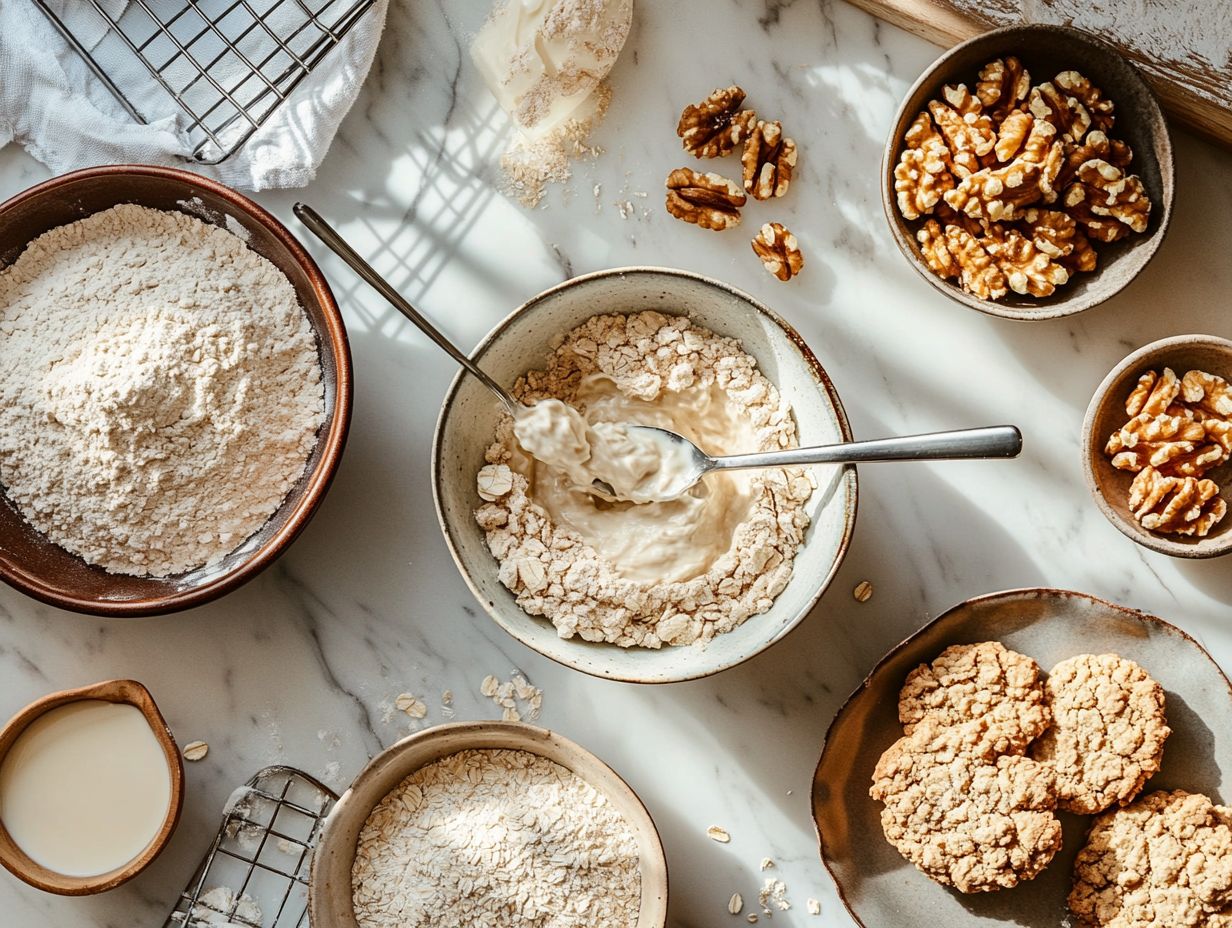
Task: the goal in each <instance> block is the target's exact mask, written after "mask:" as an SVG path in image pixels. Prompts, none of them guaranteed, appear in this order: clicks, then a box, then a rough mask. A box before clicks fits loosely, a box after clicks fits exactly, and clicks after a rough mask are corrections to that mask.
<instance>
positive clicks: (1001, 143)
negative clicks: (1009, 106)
mask: <svg viewBox="0 0 1232 928" xmlns="http://www.w3.org/2000/svg"><path fill="white" fill-rule="evenodd" d="M1034 124H1035V117H1034V116H1032V115H1031V114H1030V113H1024V112H1023V111H1022V110H1014V112H1012V113H1010V114H1009V115H1008V116H1006V117H1005V120H1004V121H1003V122H1002V123H1001V127H1000V128H999V129H998V130H997V142H996V144H995V145H994V146H993V152H994V153H995V154H996V156H997V160H998V161H1011V160H1013V158H1014V156H1015V155H1017V154H1018V153H1019V152H1020V151H1022V146H1023V143H1024V142H1026V140H1027V134H1028V133H1029V132H1030V131H1031V126H1032V125H1034Z"/></svg>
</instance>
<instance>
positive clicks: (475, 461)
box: [432, 268, 856, 683]
mask: <svg viewBox="0 0 1232 928" xmlns="http://www.w3.org/2000/svg"><path fill="white" fill-rule="evenodd" d="M649 309H653V310H656V311H658V312H662V313H665V314H685V315H688V316H689V318H690V319H692V320H693V322H695V323H696V324H697V325H699V326H702V327H703V328H707V329H710V330H711V331H713V332H716V333H718V334H719V335H725V336H729V337H732V338H736V339H738V340H739V341H740V342H741V344H742V346H743V348H744V350H745V351H746V352H748V353H749V354H750V355H752V356H753V357H754V358H755V359H756V360H757V362H758V365H759V367H760V369H761V371H762V373H763V374H765V375H766V377H767V378H769V380H770V381H771V382H772V383H774V384H775V385H776V386H777V387H778V388H779V391H780V393H781V394H782V396H783V398H784V400H786V402H787V403H788V404H789V405H790V406H791V408H792V410H793V412H794V414H795V417H796V425H797V431H798V434H799V440H800V444H802V445H821V444H828V443H832V442H838V441H850V440H851V429H850V427H849V426H848V424H847V417H846V414H845V413H844V412H843V407H842V403H841V402H840V401H839V398H838V393H837V392H836V391H835V389H834V386H833V384H831V382H830V378H829V377H828V376H827V375H826V372H825V370H824V369H823V368H822V366H821V364H820V363H819V362H818V360H817V358H816V357H815V356H814V355H813V353H812V351H810V350H809V348H808V346H807V345H805V344H804V341H803V340H802V339H801V338H800V336H799V334H797V333H796V331H795V330H794V329H792V327H791V326H790V325H788V324H787V323H786V322H785V321H783V320H782V319H781V318H779V317H778V316H777V315H775V314H774V313H773V312H771V311H770V310H769V309H767V308H766V307H765V306H763V305H761V304H760V303H758V302H757V301H756V300H754V299H753V298H752V297H750V296H748V295H747V294H745V293H742V292H740V291H739V290H736V289H734V288H732V287H729V286H727V285H726V284H722V283H720V282H718V281H716V280H711V279H709V278H706V277H702V276H699V275H697V274H691V273H687V272H685V271H677V270H670V269H666V268H618V269H615V270H610V271H601V272H598V273H595V274H588V275H585V276H582V277H577V278H574V279H573V280H570V281H567V282H566V283H563V284H560V285H558V286H556V287H553V288H551V289H550V290H546V291H544V292H543V293H541V294H539V295H538V296H536V297H534V298H533V299H531V300H529V301H528V302H527V303H525V304H523V305H522V306H521V307H519V308H518V309H517V310H515V311H514V312H513V313H512V314H511V315H510V316H509V317H508V318H506V319H505V320H504V321H503V322H501V323H500V324H499V325H497V326H496V328H495V329H493V330H492V332H491V333H489V334H488V336H487V337H486V338H485V339H484V340H483V341H482V342H481V343H480V345H479V347H478V348H476V349H475V351H474V352H473V354H472V357H473V358H474V359H475V360H476V361H477V362H478V363H479V365H480V366H481V367H483V368H484V369H485V370H486V371H487V373H488V374H489V375H490V376H492V377H493V378H495V380H496V381H497V382H499V383H501V384H504V385H506V386H509V385H512V384H513V382H514V381H515V380H516V379H517V377H518V376H519V375H521V374H523V373H525V372H526V371H527V370H530V369H532V368H536V367H541V366H543V365H544V364H545V363H546V362H547V359H548V356H549V354H550V352H551V349H550V347H549V342H550V341H551V339H552V338H553V336H556V335H561V334H563V333H565V332H568V331H569V330H571V329H573V328H574V327H576V326H578V325H580V324H581V323H583V322H585V321H586V320H587V319H589V318H590V317H591V316H594V315H596V314H599V313H633V312H640V311H644V310H649ZM500 414H501V408H500V407H499V405H498V404H497V402H496V401H495V399H494V398H493V397H492V395H491V393H489V392H488V390H487V389H486V388H485V387H483V386H482V385H481V384H480V383H479V382H478V381H477V380H475V379H474V378H473V377H470V376H469V375H461V374H460V375H459V376H458V377H457V378H455V380H454V381H453V384H452V385H451V386H450V388H449V392H448V393H447V394H446V396H445V402H444V405H443V406H442V408H441V414H440V418H439V419H438V421H437V426H436V436H435V441H434V443H433V462H434V463H433V477H432V479H433V490H434V495H435V498H436V509H437V516H438V518H439V519H440V523H441V529H442V531H443V532H444V533H445V541H446V543H447V544H448V545H449V550H450V552H451V553H452V554H453V558H454V561H455V562H456V563H457V565H458V569H459V570H460V571H461V572H462V576H463V578H464V579H465V580H466V583H467V585H468V586H469V587H470V588H471V591H472V592H473V593H474V594H475V597H476V598H477V599H478V600H479V602H480V604H481V605H482V606H483V608H484V609H486V610H487V612H488V614H489V615H491V616H492V618H493V619H494V620H495V621H496V623H497V624H498V625H500V626H501V627H502V628H503V629H505V631H507V632H509V634H511V635H513V636H514V637H515V638H517V639H518V640H519V641H521V642H522V643H523V644H525V645H527V646H528V647H531V648H533V649H534V650H536V651H538V652H539V653H540V654H543V655H546V656H547V657H550V658H552V659H553V660H555V661H558V662H559V663H561V664H564V665H566V666H568V667H572V668H574V669H576V670H581V671H584V672H585V673H589V674H593V675H595V676H599V677H607V678H611V679H616V680H624V681H628V682H634V683H668V682H673V681H677V680H689V679H694V678H696V677H704V676H708V675H710V674H713V673H718V672H719V671H720V670H724V669H726V668H728V667H732V666H735V665H736V664H739V663H741V662H742V661H745V660H748V659H749V658H751V657H753V656H754V655H756V654H758V653H760V652H761V651H764V650H765V649H766V648H768V647H770V645H772V644H774V643H775V642H776V641H778V640H780V639H781V638H782V637H783V636H784V635H786V634H787V633H788V632H789V631H791V630H792V629H793V628H794V627H795V626H796V625H797V624H799V622H800V621H801V620H802V619H803V618H804V617H805V616H806V615H807V614H808V613H809V611H810V610H811V609H812V608H813V606H814V605H815V604H816V603H817V600H818V599H819V598H820V597H821V594H822V593H823V592H824V591H825V589H826V587H827V586H828V585H829V583H830V581H831V579H832V578H833V577H834V574H835V572H836V571H837V570H838V566H839V564H840V563H841V561H842V559H843V556H844V555H845V554H846V552H847V547H848V544H849V543H850V540H851V533H852V529H853V527H854V524H855V516H856V472H855V468H854V467H850V466H848V467H838V466H828V467H816V468H813V474H814V476H815V477H816V479H817V484H818V489H817V490H816V491H815V492H814V494H813V496H812V498H811V500H810V501H809V505H808V512H809V515H810V517H811V520H812V522H811V525H810V527H809V530H808V533H807V535H806V537H805V542H804V545H803V547H802V548H801V549H800V552H799V553H798V555H797V557H796V562H795V572H794V573H793V575H792V578H791V581H790V582H789V583H788V585H787V587H786V589H784V590H783V592H782V593H780V594H779V596H778V598H777V599H776V600H775V601H774V605H773V606H772V607H771V608H770V610H769V611H768V612H766V613H764V614H762V615H757V616H753V617H751V618H750V619H748V620H747V621H746V622H745V623H744V624H743V625H740V626H739V627H737V628H735V629H733V630H732V631H729V632H726V633H724V634H721V635H717V636H716V637H715V638H714V639H713V640H711V641H710V642H708V643H707V644H705V645H704V646H697V645H690V646H686V647H664V648H662V649H659V650H652V649H646V648H628V649H625V648H621V647H619V646H617V645H614V644H606V643H597V642H588V641H583V640H582V639H581V638H576V637H575V638H568V639H565V638H561V637H559V636H558V635H557V633H556V629H555V627H554V626H553V625H552V623H551V622H550V621H548V620H547V619H544V618H542V617H539V616H531V615H528V614H527V613H526V612H524V611H523V610H522V608H521V607H520V606H519V605H518V603H517V601H516V599H515V598H514V595H513V594H512V593H511V592H510V591H509V590H508V589H507V588H506V587H505V586H504V585H503V584H502V583H501V582H500V580H499V578H498V565H497V562H496V560H495V559H494V558H493V557H492V554H491V553H490V552H489V551H488V547H487V543H486V541H485V539H484V533H483V531H482V530H481V529H480V528H479V526H478V525H477V524H476V522H475V516H474V513H475V510H476V509H477V508H478V507H479V506H480V505H482V500H481V499H480V498H479V494H478V492H477V491H476V488H475V475H476V472H477V471H478V470H479V468H480V467H482V466H483V455H484V451H485V449H486V448H487V446H488V445H489V444H490V443H491V441H492V436H493V434H494V432H495V429H496V425H497V422H498V420H499V418H500Z"/></svg>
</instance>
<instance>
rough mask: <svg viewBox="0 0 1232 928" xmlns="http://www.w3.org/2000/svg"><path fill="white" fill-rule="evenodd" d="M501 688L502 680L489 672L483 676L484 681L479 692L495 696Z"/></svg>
mask: <svg viewBox="0 0 1232 928" xmlns="http://www.w3.org/2000/svg"><path fill="white" fill-rule="evenodd" d="M499 688H500V680H498V679H496V677H494V676H492V674H488V675H487V676H486V677H484V678H483V683H481V684H480V685H479V692H480V693H482V694H483V695H484V696H495V695H496V691H497V689H499Z"/></svg>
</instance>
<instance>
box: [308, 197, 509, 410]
mask: <svg viewBox="0 0 1232 928" xmlns="http://www.w3.org/2000/svg"><path fill="white" fill-rule="evenodd" d="M292 209H293V211H294V213H295V215H296V216H298V217H299V221H300V222H302V223H303V224H304V225H306V226H307V227H308V229H309V230H310V231H311V232H312V234H313V235H315V236H316V237H317V238H319V239H320V240H321V241H322V242H324V243H325V244H326V245H327V246H329V248H330V250H331V251H333V252H334V254H336V255H337V256H338V257H339V258H341V259H342V260H343V261H345V262H346V263H347V264H349V265H350V266H351V269H352V270H353V271H354V272H355V273H356V274H358V275H359V276H360V277H362V278H363V279H364V280H365V281H366V282H367V283H368V285H369V286H371V287H372V289H373V290H375V291H376V292H377V293H379V294H380V295H381V296H383V297H385V299H386V300H388V301H389V304H390V305H391V306H393V308H394V309H396V310H398V312H400V313H402V315H404V316H406V318H408V319H410V320H411V322H413V323H415V325H416V326H418V327H419V330H420V331H421V332H423V333H424V335H426V336H428V338H430V339H432V341H434V342H436V344H437V346H438V347H440V348H443V349H444V350H445V353H446V354H448V355H449V356H450V357H451V358H453V359H454V360H455V361H457V362H458V363H459V364H461V365H462V367H464V368H466V370H467V371H468V372H469V373H470V374H472V375H473V376H474V377H475V378H476V379H478V380H479V382H480V383H482V384H483V385H484V386H485V387H487V388H488V389H489V390H491V391H492V392H493V393H495V394H496V395H497V396H498V397H499V398H500V401H501V402H502V403H504V404H505V407H506V408H507V409H508V410H509V411H510V412H513V411H514V410H515V409H517V406H518V404H517V401H516V400H514V398H513V397H512V396H510V395H509V393H508V391H506V390H505V388H504V387H502V386H501V385H500V384H498V383H497V382H496V381H495V380H493V379H492V378H491V377H489V376H488V375H487V374H486V373H485V372H484V370H483V368H481V367H480V366H479V365H478V364H476V363H475V362H474V361H472V360H471V359H470V358H468V357H467V356H466V355H465V354H463V352H462V350H461V349H460V348H458V347H457V346H456V345H455V344H454V343H453V342H451V341H450V340H449V339H448V338H447V337H446V336H445V334H444V333H442V332H441V331H440V330H439V329H437V327H436V326H434V325H433V324H432V323H431V322H429V321H428V320H427V319H426V318H424V317H423V316H422V315H420V313H419V310H417V309H416V308H415V307H414V306H412V305H411V304H410V303H408V302H407V301H406V300H405V299H404V298H403V296H402V294H400V293H399V292H398V291H397V290H395V289H394V288H393V286H392V285H391V284H390V283H389V281H387V280H386V279H385V278H384V277H382V276H381V275H380V274H378V273H377V272H376V270H375V269H374V268H373V267H372V265H370V264H369V263H368V262H367V261H365V260H364V259H363V258H361V257H360V255H359V253H358V252H357V251H355V249H354V248H352V247H351V246H350V245H348V244H347V242H346V240H345V239H344V238H343V237H342V236H341V235H339V234H338V232H337V231H336V230H335V229H334V227H333V226H331V225H330V224H329V223H328V222H326V221H325V220H324V219H323V218H322V217H321V214H320V213H318V212H317V211H316V210H315V209H313V208H312V207H311V206H308V205H307V204H306V203H296V204H295V206H294V207H293V208H292Z"/></svg>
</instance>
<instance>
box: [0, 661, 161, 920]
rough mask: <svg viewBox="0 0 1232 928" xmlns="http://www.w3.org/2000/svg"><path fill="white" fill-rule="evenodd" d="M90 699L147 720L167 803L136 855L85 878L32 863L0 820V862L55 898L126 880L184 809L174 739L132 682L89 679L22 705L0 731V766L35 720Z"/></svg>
mask: <svg viewBox="0 0 1232 928" xmlns="http://www.w3.org/2000/svg"><path fill="white" fill-rule="evenodd" d="M91 699H97V700H102V701H103V702H122V703H128V704H129V705H130V706H136V707H137V708H138V709H140V710H141V713H142V715H144V716H145V717H146V721H148V722H149V723H150V729H151V730H152V731H153V732H154V737H155V738H157V739H158V743H159V744H160V745H161V746H162V749H163V756H164V757H166V759H167V769H168V770H169V771H170V773H171V805H170V806H169V807H168V809H167V817H166V819H164V820H163V825H162V828H160V829H159V831H158V834H157V835H155V836H154V840H153V841H151V842H150V844H149V845H148V846H147V847H146V849H145V850H144V851H143V852H142V853H141V854H140V855H139V856H137V857H135V858H133V859H132V860H131V861H129V862H128V863H127V864H125V865H124V866H123V867H120V868H118V869H116V870H112V871H111V872H109V873H103V874H100V875H98V876H91V877H78V876H65V875H64V874H62V873H56V872H55V871H54V870H48V869H47V868H46V867H44V866H42V865H41V864H38V863H35V862H34V861H33V860H31V859H30V858H29V857H28V856H27V855H26V854H25V852H24V851H22V849H21V848H20V847H18V846H17V844H16V843H15V842H14V841H13V839H12V837H11V836H10V835H9V833H8V831H7V829H5V827H4V822H3V821H0V864H3V865H4V867H5V869H7V870H8V871H9V872H10V873H12V874H13V875H14V876H16V877H18V878H19V879H21V880H24V881H25V882H27V883H29V884H30V885H31V886H34V887H36V888H38V889H41V890H43V891H44V892H48V893H56V894H57V895H61V896H88V895H93V894H95V893H102V892H107V891H108V890H110V889H115V888H116V887H117V886H119V885H120V884H121V883H126V882H128V881H129V880H131V879H132V878H133V877H135V876H136V875H137V874H138V873H140V872H141V871H142V870H144V869H145V868H146V867H148V866H149V865H150V864H151V863H152V862H153V860H154V858H155V857H157V856H158V855H159V854H160V853H162V850H163V848H164V847H166V846H167V842H168V841H170V840H171V834H172V832H174V831H175V826H176V825H177V824H178V823H179V821H180V812H181V810H182V809H183V807H184V762H183V760H181V759H180V750H179V748H178V747H177V746H176V743H175V738H174V737H172V735H171V730H170V729H169V728H168V727H167V723H166V721H165V720H164V719H163V717H162V713H160V712H159V711H158V706H156V705H155V704H154V697H153V696H151V695H150V691H149V690H147V689H146V688H145V687H144V686H142V685H141V684H140V683H138V682H137V681H136V680H107V681H106V682H103V683H95V684H94V685H93V686H83V687H80V688H78V689H75V690H63V691H61V692H59V693H52V694H50V695H48V696H44V697H43V698H42V699H40V700H38V701H36V702H33V703H31V704H30V705H28V706H26V708H24V709H22V710H21V711H20V712H18V713H17V714H16V715H15V716H13V718H12V719H10V720H9V722H8V724H7V725H5V726H4V728H3V729H0V764H3V763H4V758H5V757H6V756H7V755H8V752H9V749H10V748H11V747H12V746H13V744H14V742H16V741H17V738H18V737H19V736H20V735H21V733H22V732H24V731H25V730H26V729H27V728H28V727H29V726H30V725H31V723H33V722H34V721H35V720H37V719H39V718H40V717H42V716H43V715H44V714H45V713H47V712H50V711H51V710H52V709H58V708H60V707H61V706H65V705H68V704H69V703H73V702H81V701H82V700H91Z"/></svg>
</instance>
